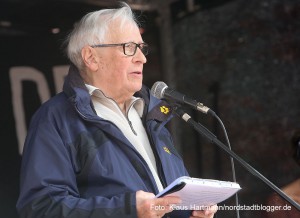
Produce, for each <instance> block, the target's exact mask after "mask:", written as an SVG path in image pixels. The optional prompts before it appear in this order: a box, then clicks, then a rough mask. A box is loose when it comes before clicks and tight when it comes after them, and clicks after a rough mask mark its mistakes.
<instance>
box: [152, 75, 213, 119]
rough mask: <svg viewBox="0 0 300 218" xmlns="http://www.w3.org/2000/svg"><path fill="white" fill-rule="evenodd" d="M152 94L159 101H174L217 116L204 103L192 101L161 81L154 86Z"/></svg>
mask: <svg viewBox="0 0 300 218" xmlns="http://www.w3.org/2000/svg"><path fill="white" fill-rule="evenodd" d="M151 94H152V95H153V96H154V97H156V98H158V99H166V100H174V101H176V102H178V103H181V104H182V103H184V104H187V105H189V106H191V107H192V108H194V109H196V110H198V111H201V112H202V113H205V114H207V113H210V114H213V115H214V114H215V112H213V111H212V110H211V109H210V108H208V107H206V106H205V105H203V104H202V103H200V102H197V101H196V100H194V99H191V98H189V97H187V96H186V95H184V94H181V93H179V92H177V91H175V90H173V89H170V88H169V87H168V86H167V85H166V84H165V83H164V82H161V81H157V82H155V83H154V84H153V86H152V88H151Z"/></svg>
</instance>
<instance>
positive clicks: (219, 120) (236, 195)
mask: <svg viewBox="0 0 300 218" xmlns="http://www.w3.org/2000/svg"><path fill="white" fill-rule="evenodd" d="M210 114H211V115H212V116H213V117H215V118H216V119H217V120H218V122H219V123H220V125H221V127H222V130H223V132H224V135H225V138H226V143H227V146H228V148H229V149H230V150H232V149H231V145H230V142H229V138H228V134H227V131H226V128H225V126H224V124H223V122H222V120H221V119H220V117H219V116H218V115H217V114H216V113H215V112H214V111H212V110H211V111H210ZM230 163H231V171H232V179H233V181H234V182H235V183H236V182H237V181H236V174H235V167H234V160H233V158H232V157H230ZM235 204H236V206H237V208H238V205H239V197H238V193H237V192H236V193H235ZM236 216H237V218H240V213H239V210H238V209H236Z"/></svg>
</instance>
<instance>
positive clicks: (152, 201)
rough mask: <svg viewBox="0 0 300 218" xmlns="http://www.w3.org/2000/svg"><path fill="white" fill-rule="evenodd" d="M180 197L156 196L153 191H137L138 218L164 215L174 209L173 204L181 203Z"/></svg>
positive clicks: (152, 217)
mask: <svg viewBox="0 0 300 218" xmlns="http://www.w3.org/2000/svg"><path fill="white" fill-rule="evenodd" d="M179 203H180V199H179V198H178V197H162V198H155V195H154V194H153V193H149V192H144V191H137V192H136V209H137V216H138V218H154V217H155V218H157V217H163V216H164V215H165V214H166V213H169V212H171V211H172V207H171V205H172V204H173V205H174V204H179Z"/></svg>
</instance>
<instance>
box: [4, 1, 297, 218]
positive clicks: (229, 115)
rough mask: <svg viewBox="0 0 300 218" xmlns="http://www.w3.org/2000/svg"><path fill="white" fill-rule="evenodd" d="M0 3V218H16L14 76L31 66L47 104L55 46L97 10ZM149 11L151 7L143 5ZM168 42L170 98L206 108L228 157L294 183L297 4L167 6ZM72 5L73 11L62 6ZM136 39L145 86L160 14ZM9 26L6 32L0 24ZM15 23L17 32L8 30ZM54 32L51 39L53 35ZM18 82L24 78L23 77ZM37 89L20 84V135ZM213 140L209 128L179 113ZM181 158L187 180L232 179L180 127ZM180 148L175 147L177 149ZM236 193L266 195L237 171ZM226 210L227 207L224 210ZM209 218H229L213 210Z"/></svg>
mask: <svg viewBox="0 0 300 218" xmlns="http://www.w3.org/2000/svg"><path fill="white" fill-rule="evenodd" d="M5 2H6V1H4V2H2V3H1V4H0V15H1V19H0V21H1V22H0V23H1V28H0V51H1V53H0V55H1V61H0V83H1V84H0V89H1V95H0V101H1V102H2V107H1V110H0V111H1V118H0V120H1V122H0V123H1V131H0V134H1V135H0V136H1V139H2V140H1V141H2V142H1V144H0V150H1V151H0V172H1V176H0V216H1V217H8V218H15V217H17V214H16V211H15V203H16V200H17V196H18V191H19V190H18V189H19V188H18V182H19V167H20V160H21V156H20V155H19V151H18V135H17V131H16V128H17V127H16V125H17V124H16V123H17V122H16V119H17V117H16V116H15V115H14V112H13V111H14V109H15V108H14V107H16V105H14V104H13V97H12V90H13V89H14V88H13V87H12V84H13V81H12V80H11V79H10V72H11V70H12V69H13V67H31V68H32V69H34V70H36V71H38V72H40V74H41V75H42V76H43V77H44V78H45V80H46V83H47V85H48V87H47V88H46V87H45V88H44V89H43V90H44V91H49V93H50V95H51V96H52V95H54V94H55V93H56V88H55V79H54V74H53V71H54V70H53V68H54V67H57V66H65V67H67V65H68V61H67V60H66V58H65V56H64V54H63V51H62V47H61V44H62V41H63V39H64V38H65V36H66V34H67V32H68V31H69V30H70V29H71V28H72V25H73V24H74V22H75V21H76V20H78V19H79V18H80V17H81V16H82V15H83V14H85V13H86V12H89V11H93V10H97V9H100V7H99V6H91V5H87V4H79V3H70V1H69V2H68V1H66V2H67V3H66V2H64V1H62V2H57V1H52V3H51V4H49V2H48V3H47V1H45V3H41V2H38V1H31V4H30V5H25V4H24V3H23V2H25V1H12V2H15V3H13V4H12V3H7V2H6V3H5ZM149 2H150V3H151V1H149ZM174 2H175V3H173V4H172V5H171V12H172V31H173V32H172V33H173V34H172V36H173V38H172V40H173V49H174V53H175V69H176V70H175V72H174V77H175V78H176V80H177V84H178V87H177V89H178V90H180V91H181V92H183V93H186V94H188V95H190V96H193V97H195V98H196V99H198V100H200V101H202V102H204V103H205V104H206V105H207V106H210V107H211V108H212V109H213V110H214V111H216V112H217V114H218V115H219V116H220V118H221V119H222V120H223V122H224V124H225V126H226V129H227V131H228V135H229V139H230V141H231V146H232V149H233V150H234V151H235V152H236V153H237V154H239V155H240V156H241V157H242V158H244V159H245V160H246V161H247V162H249V163H250V164H251V165H252V166H253V167H255V168H256V169H257V170H258V171H260V172H261V173H262V174H263V175H265V176H266V177H267V178H268V179H270V180H271V181H272V182H274V183H275V185H277V186H279V187H281V186H284V185H286V184H287V183H289V182H291V181H293V180H294V179H296V178H298V177H299V174H300V173H299V166H298V165H297V164H296V162H295V161H294V160H293V159H292V154H293V153H292V149H291V143H290V140H291V137H292V135H293V133H294V132H295V130H297V129H299V128H300V116H299V115H300V110H299V106H300V95H299V91H300V90H299V89H300V86H299V82H300V81H299V80H300V73H299V70H300V62H299V61H300V52H299V46H300V35H299V34H300V30H299V29H300V19H299V18H300V17H299V16H300V14H299V12H300V1H299V0H265V1H260V0H252V1H246V0H232V1H227V2H226V1H211V2H215V4H207V3H206V4H205V3H204V2H205V1H195V2H196V3H197V4H198V5H199V7H198V8H196V10H195V11H194V12H193V13H188V12H186V8H185V7H184V5H185V4H184V2H185V1H174ZM71 5H72V7H70V6H71ZM143 15H145V16H143V17H144V20H145V22H144V24H145V25H144V27H145V33H144V34H143V37H144V39H145V41H146V42H148V43H149V44H150V45H151V47H152V50H151V53H150V55H149V56H148V63H147V64H146V65H145V72H144V73H145V83H146V85H148V86H149V87H151V86H152V84H153V83H154V82H155V81H157V80H163V79H164V72H162V70H161V69H162V67H161V65H162V61H161V52H160V49H161V48H163V45H161V44H160V38H159V26H160V23H159V22H160V19H159V15H158V14H157V13H155V12H144V14H143ZM8 18H13V20H14V22H13V24H12V25H11V26H9V25H7V23H4V24H3V20H7V19H8ZM15 23H17V24H15ZM54 27H60V32H59V33H56V34H53V32H52V31H53V28H54ZM24 74H25V73H24ZM38 93H39V91H38V87H37V83H36V82H34V81H29V80H28V81H23V82H22V95H21V96H19V98H20V99H21V102H22V105H21V106H22V108H23V109H22V111H23V112H24V114H25V122H26V126H28V123H29V121H30V118H31V116H32V114H33V113H34V111H35V110H36V109H37V107H38V106H39V105H40V104H41V102H42V101H41V99H40V97H39V95H38ZM187 110H188V111H189V112H190V114H191V115H193V117H194V118H195V119H196V120H198V121H200V122H201V123H202V124H204V125H205V126H207V127H208V128H209V129H210V130H212V131H213V132H214V133H215V134H216V135H217V136H218V137H219V138H220V139H221V140H222V141H224V134H223V132H222V130H221V128H220V125H219V124H218V123H217V122H216V121H215V119H213V118H211V117H208V116H206V115H203V114H200V113H197V112H195V111H192V110H190V109H187ZM177 131H178V133H176V134H180V135H181V141H180V149H181V152H182V155H183V158H184V160H185V162H186V165H187V168H188V169H189V172H190V174H191V175H192V176H195V177H203V178H212V179H222V180H232V176H231V168H230V161H229V158H228V156H227V155H225V154H224V152H222V151H221V150H220V149H219V148H217V147H216V146H215V145H212V144H210V143H209V142H208V141H207V140H205V139H204V138H203V137H201V136H199V135H198V134H197V133H195V132H194V131H193V130H191V129H190V127H188V126H187V125H186V124H185V123H183V122H180V128H179V129H178V130H177ZM177 146H179V145H177ZM236 171H237V180H238V182H239V183H240V185H241V186H242V188H243V189H242V191H241V192H240V193H239V197H240V204H245V205H249V206H251V205H254V204H261V203H264V201H265V199H266V197H267V196H268V195H269V194H270V193H271V192H272V191H271V190H270V188H268V187H267V186H266V185H265V184H264V183H262V182H260V181H259V180H258V179H256V178H254V177H253V176H252V175H251V174H249V173H248V172H247V171H246V170H245V169H244V168H242V167H241V166H240V165H239V164H237V163H236ZM226 203H227V204H233V202H232V199H231V200H229V201H227V202H226ZM241 215H242V216H241V217H254V216H255V217H263V216H262V215H261V211H241ZM218 217H234V211H220V212H219V215H218Z"/></svg>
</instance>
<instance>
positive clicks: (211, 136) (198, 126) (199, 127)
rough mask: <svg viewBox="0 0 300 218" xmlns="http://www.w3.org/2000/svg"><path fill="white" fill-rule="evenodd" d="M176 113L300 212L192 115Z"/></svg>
mask: <svg viewBox="0 0 300 218" xmlns="http://www.w3.org/2000/svg"><path fill="white" fill-rule="evenodd" d="M173 109H174V113H175V114H176V115H177V116H179V117H180V118H182V119H183V120H184V121H185V122H187V123H188V124H189V125H191V126H192V127H193V128H194V129H195V130H196V131H197V132H198V133H200V134H202V135H203V136H205V137H206V138H207V139H209V140H210V141H211V142H212V143H214V144H216V145H218V146H219V147H220V148H222V149H223V150H224V151H225V152H226V153H227V154H229V155H230V156H231V157H232V158H234V159H235V160H236V161H238V162H239V163H240V164H241V165H242V166H243V167H244V168H245V169H247V170H248V171H249V172H250V173H251V174H252V175H254V176H255V177H257V178H259V179H260V180H262V181H263V182H264V183H265V184H266V185H268V186H269V187H270V188H271V189H273V190H274V191H275V192H276V193H277V194H279V195H280V196H281V197H282V198H283V199H285V200H286V201H288V202H289V203H290V204H291V205H293V206H294V207H295V208H296V209H297V210H299V211H300V205H299V204H298V203H297V202H295V201H294V200H292V199H291V198H290V197H289V196H287V195H286V194H285V193H284V192H283V191H281V189H279V188H278V187H277V186H276V185H274V184H273V183H272V182H271V181H270V180H268V179H267V178H266V177H264V176H263V175H262V174H261V173H259V172H258V171H257V170H256V169H254V168H253V167H252V166H250V165H249V164H248V163H247V162H246V161H244V160H243V159H242V158H241V157H239V156H238V155H237V154H235V153H234V152H233V151H232V150H230V149H229V148H228V147H227V146H226V145H224V144H223V143H222V142H221V141H219V140H218V139H217V137H216V136H215V135H214V134H213V133H211V132H210V131H209V130H208V129H207V128H206V127H204V126H203V125H202V124H200V123H198V122H196V121H194V120H193V119H192V118H191V116H190V115H188V114H187V113H185V112H184V111H183V110H182V109H181V108H179V107H174V108H173Z"/></svg>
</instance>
